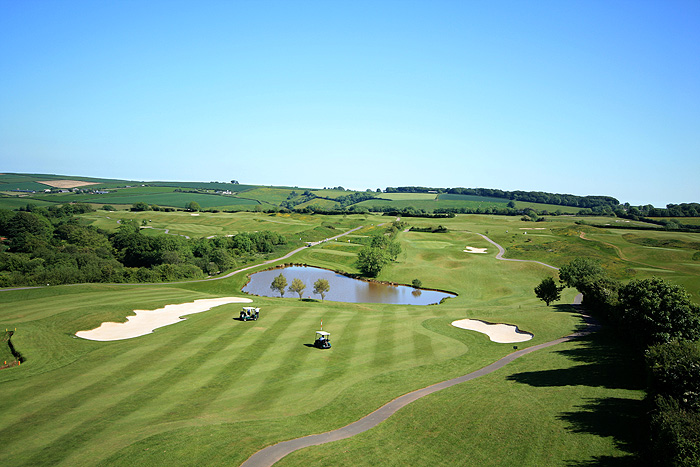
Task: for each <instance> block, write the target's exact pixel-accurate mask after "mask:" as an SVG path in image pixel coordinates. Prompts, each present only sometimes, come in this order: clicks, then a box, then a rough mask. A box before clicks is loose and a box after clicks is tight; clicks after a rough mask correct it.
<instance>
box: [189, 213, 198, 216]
mask: <svg viewBox="0 0 700 467" xmlns="http://www.w3.org/2000/svg"><path fill="white" fill-rule="evenodd" d="M198 215H199V213H194V214H190V216H198Z"/></svg>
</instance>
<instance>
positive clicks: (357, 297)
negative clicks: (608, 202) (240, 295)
mask: <svg viewBox="0 0 700 467" xmlns="http://www.w3.org/2000/svg"><path fill="white" fill-rule="evenodd" d="M280 273H282V275H284V277H286V278H287V286H289V285H291V283H292V280H293V279H297V278H298V279H301V280H302V282H304V284H306V289H304V293H303V295H302V297H303V298H316V299H319V300H320V299H321V296H320V295H319V294H314V293H313V291H314V282H316V281H317V280H318V279H326V280H327V281H328V284H329V285H330V290H329V291H328V292H327V293H326V298H325V299H326V300H332V301H335V302H346V303H390V304H394V305H433V304H436V303H440V301H441V300H442V299H443V298H448V297H455V296H456V295H455V294H451V293H447V292H438V291H436V290H424V289H414V288H413V287H409V286H405V285H398V286H394V285H389V284H380V283H378V282H367V281H362V280H358V279H353V278H351V277H347V276H344V275H342V274H338V273H336V272H333V271H329V270H327V269H320V268H315V267H311V266H287V267H285V268H279V269H270V270H268V271H260V272H256V273H255V274H251V276H250V282H249V283H248V285H246V286H245V287H243V292H246V293H249V294H253V295H259V296H263V297H279V296H280V294H279V292H278V291H277V290H272V289H270V284H272V280H273V279H274V278H275V277H277V276H279V275H280ZM284 296H285V297H297V296H298V295H297V294H296V293H293V292H290V291H289V290H286V291H285V293H284Z"/></svg>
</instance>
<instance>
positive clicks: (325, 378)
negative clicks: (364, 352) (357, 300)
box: [316, 313, 366, 390]
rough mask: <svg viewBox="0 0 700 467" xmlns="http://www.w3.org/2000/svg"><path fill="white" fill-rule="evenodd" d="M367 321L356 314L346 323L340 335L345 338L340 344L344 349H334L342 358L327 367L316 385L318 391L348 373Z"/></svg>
mask: <svg viewBox="0 0 700 467" xmlns="http://www.w3.org/2000/svg"><path fill="white" fill-rule="evenodd" d="M365 321H366V319H365V317H363V316H362V314H360V313H354V314H353V315H352V317H351V318H350V319H349V320H347V321H346V323H345V326H343V328H342V330H341V331H340V332H339V333H338V334H339V335H341V336H343V339H342V342H340V343H339V344H340V345H342V347H338V346H336V347H335V349H334V352H335V353H337V354H340V355H341V356H342V357H338V358H334V359H333V360H331V362H329V364H328V365H326V369H325V371H324V372H323V375H321V376H320V377H319V378H318V382H317V384H316V388H317V390H318V389H321V388H322V387H324V386H326V385H327V384H330V383H332V382H333V381H335V380H337V379H338V378H341V377H342V376H343V375H345V374H346V373H347V371H348V369H349V368H350V362H351V361H352V358H353V356H354V355H355V352H356V350H357V346H358V344H359V342H358V330H359V329H360V328H361V327H362V326H361V324H362V323H363V322H365ZM331 337H332V336H331ZM331 343H333V339H331Z"/></svg>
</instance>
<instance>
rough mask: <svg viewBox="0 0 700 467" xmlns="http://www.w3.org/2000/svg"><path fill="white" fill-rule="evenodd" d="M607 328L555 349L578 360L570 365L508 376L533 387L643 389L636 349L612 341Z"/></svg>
mask: <svg viewBox="0 0 700 467" xmlns="http://www.w3.org/2000/svg"><path fill="white" fill-rule="evenodd" d="M613 339H614V336H612V335H611V333H610V331H608V330H601V331H599V332H597V333H594V334H590V335H588V336H584V337H582V338H580V339H578V340H577V342H579V343H580V344H579V345H578V346H576V347H574V348H571V349H567V350H559V351H557V352H556V353H558V354H561V355H565V356H566V357H567V358H568V359H569V360H572V361H574V362H578V363H580V365H574V366H571V367H569V368H557V369H553V370H541V371H525V372H522V373H515V374H513V375H510V376H508V379H509V380H511V381H517V382H519V383H523V384H528V385H530V386H536V387H547V386H578V385H580V386H591V387H605V388H609V389H633V390H636V389H643V388H644V383H645V382H644V374H645V372H644V366H643V362H642V360H641V359H640V358H638V357H637V356H636V353H635V350H634V349H632V348H627V347H626V346H625V345H624V344H622V343H620V342H619V338H618V339H617V341H616V342H615V341H613Z"/></svg>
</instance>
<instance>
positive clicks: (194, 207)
mask: <svg viewBox="0 0 700 467" xmlns="http://www.w3.org/2000/svg"><path fill="white" fill-rule="evenodd" d="M185 210H186V211H192V212H198V211H201V210H202V207H201V206H200V205H199V203H198V202H197V201H190V202H189V203H187V204H186V205H185Z"/></svg>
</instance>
